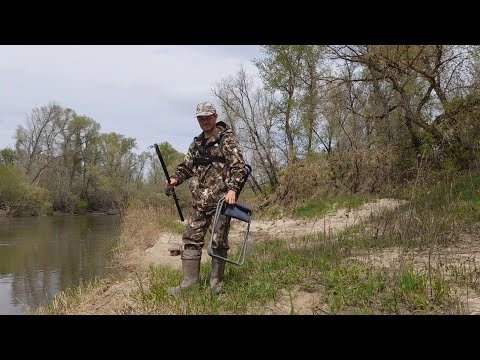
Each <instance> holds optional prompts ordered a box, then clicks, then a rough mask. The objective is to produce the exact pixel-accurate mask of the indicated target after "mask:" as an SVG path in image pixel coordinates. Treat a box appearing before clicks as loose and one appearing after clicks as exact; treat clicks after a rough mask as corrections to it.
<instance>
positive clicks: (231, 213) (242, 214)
mask: <svg viewBox="0 0 480 360" xmlns="http://www.w3.org/2000/svg"><path fill="white" fill-rule="evenodd" d="M220 215H225V216H228V217H230V218H232V219H237V220H240V221H244V222H246V223H247V229H246V230H245V238H244V240H243V244H242V247H241V249H240V254H239V256H238V259H237V260H236V261H234V260H230V259H227V258H225V257H223V256H220V255H217V254H214V253H213V248H212V244H213V239H214V236H215V228H216V225H217V222H218V218H219V217H220ZM251 222H252V210H251V209H250V208H248V207H247V206H245V205H242V204H238V203H237V204H235V205H230V204H226V203H225V198H222V199H220V200H219V201H218V204H217V210H216V211H215V216H214V218H213V223H212V236H211V238H210V242H209V244H208V249H207V253H208V255H210V256H211V257H214V258H217V259H221V260H224V261H226V262H229V263H231V264H235V265H242V264H243V263H244V262H245V257H246V255H247V241H248V234H249V232H250V223H251Z"/></svg>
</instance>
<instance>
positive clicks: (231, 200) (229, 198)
mask: <svg viewBox="0 0 480 360" xmlns="http://www.w3.org/2000/svg"><path fill="white" fill-rule="evenodd" d="M236 201H237V194H236V193H235V191H233V190H228V192H227V195H225V202H226V203H227V204H230V205H233V204H235V202H236Z"/></svg>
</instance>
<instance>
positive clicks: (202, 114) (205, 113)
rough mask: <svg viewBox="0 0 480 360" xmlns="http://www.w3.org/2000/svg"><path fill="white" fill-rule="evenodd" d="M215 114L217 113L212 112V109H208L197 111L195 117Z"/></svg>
mask: <svg viewBox="0 0 480 360" xmlns="http://www.w3.org/2000/svg"><path fill="white" fill-rule="evenodd" d="M213 114H215V113H214V112H211V111H207V112H201V113H197V115H195V117H197V116H209V115H213Z"/></svg>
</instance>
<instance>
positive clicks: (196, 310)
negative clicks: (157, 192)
mask: <svg viewBox="0 0 480 360" xmlns="http://www.w3.org/2000/svg"><path fill="white" fill-rule="evenodd" d="M341 257H342V255H341V247H340V246H335V245H331V244H330V245H325V243H323V242H322V239H321V237H310V238H304V239H301V240H293V241H292V240H290V241H289V242H286V241H281V240H277V241H272V242H266V243H262V244H254V246H252V249H251V251H250V254H249V255H248V260H247V261H246V263H245V264H244V265H243V266H240V267H237V266H231V265H227V271H226V279H225V281H226V282H225V288H224V293H223V294H221V295H220V296H212V295H211V294H210V291H209V285H208V278H209V275H210V263H209V262H207V263H205V264H202V267H201V283H200V288H199V289H198V290H195V291H191V292H186V293H184V294H182V296H180V297H178V298H172V297H170V296H169V295H168V294H167V292H166V289H167V288H168V287H170V286H176V285H178V284H179V282H180V281H181V273H180V272H179V271H173V270H171V269H168V268H164V267H156V268H151V272H150V275H151V276H150V283H151V286H150V288H149V289H143V295H142V300H143V301H144V303H145V308H148V309H150V310H151V311H153V312H154V313H160V314H262V313H268V305H272V304H273V302H275V301H278V300H279V299H280V296H281V294H282V293H283V294H285V293H291V292H292V291H298V290H300V291H309V289H313V288H318V287H323V288H324V289H325V290H324V297H325V299H326V300H327V301H328V303H329V306H330V312H331V313H334V314H335V313H342V312H353V313H360V314H370V313H402V312H407V313H408V312H419V313H436V312H445V311H453V310H451V309H452V307H451V306H450V305H451V304H453V300H452V299H453V298H452V296H451V291H450V289H449V287H448V284H447V283H446V282H445V281H444V280H442V279H441V278H439V277H438V276H433V275H432V274H430V277H429V278H428V279H430V280H429V281H427V280H428V279H427V278H426V275H425V274H423V273H415V272H414V271H413V270H408V271H404V272H403V273H401V274H397V273H395V272H389V271H387V270H385V269H375V268H373V267H371V266H368V265H364V264H361V263H347V264H343V263H342V261H341ZM432 279H433V280H432ZM435 286H436V287H435ZM432 294H434V295H432ZM435 294H441V296H440V295H438V296H437V295H435ZM284 301H285V299H284ZM290 301H291V300H290ZM440 305H441V306H443V308H442V309H441V310H439V309H438V306H440ZM291 306H292V313H294V312H295V310H294V305H293V304H292V305H291ZM152 309H154V310H152ZM402 309H403V310H402ZM446 309H449V310H446Z"/></svg>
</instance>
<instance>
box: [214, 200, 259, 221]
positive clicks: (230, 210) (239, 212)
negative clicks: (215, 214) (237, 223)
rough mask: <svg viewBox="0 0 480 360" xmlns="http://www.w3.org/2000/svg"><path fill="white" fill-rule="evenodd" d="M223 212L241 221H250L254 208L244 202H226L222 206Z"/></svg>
mask: <svg viewBox="0 0 480 360" xmlns="http://www.w3.org/2000/svg"><path fill="white" fill-rule="evenodd" d="M221 214H222V215H225V216H229V217H231V218H235V219H238V220H241V221H245V222H249V221H250V217H251V216H252V210H251V209H250V208H249V207H248V206H245V205H243V204H238V203H237V204H233V205H231V204H225V203H224V205H223V206H222V210H221Z"/></svg>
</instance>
